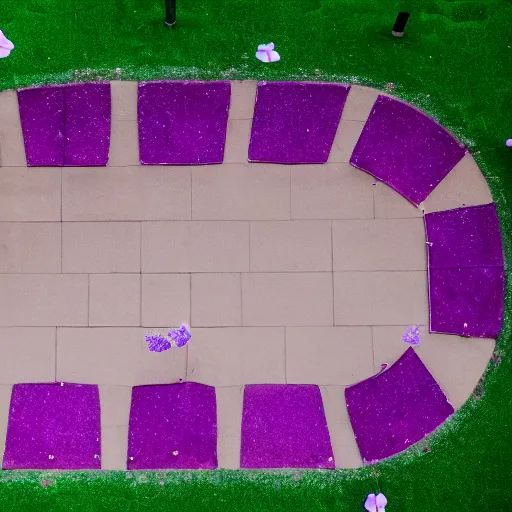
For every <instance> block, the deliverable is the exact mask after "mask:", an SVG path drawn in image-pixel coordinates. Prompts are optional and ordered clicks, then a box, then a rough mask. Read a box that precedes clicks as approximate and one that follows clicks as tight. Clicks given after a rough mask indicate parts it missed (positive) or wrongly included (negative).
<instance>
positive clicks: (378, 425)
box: [345, 348, 454, 462]
mask: <svg viewBox="0 0 512 512" xmlns="http://www.w3.org/2000/svg"><path fill="white" fill-rule="evenodd" d="M345 399H346V403H347V410H348V414H349V417H350V422H351V424H352V429H353V431H354V436H355V439H356V442H357V445H358V447H359V451H360V453H361V456H362V458H363V460H364V461H365V462H374V461H378V460H381V459H384V458H386V457H390V456H392V455H395V454H397V453H399V452H401V451H403V450H405V449H406V448H407V447H409V446H411V445H412V444H414V443H416V442H417V441H419V440H420V439H423V437H425V436H426V435H427V434H428V433H429V432H432V431H433V430H434V429H436V428H437V427H438V426H439V425H440V424H441V423H443V422H444V421H445V420H446V418H448V416H450V415H451V414H453V412H454V409H453V407H452V406H451V404H450V403H449V402H448V400H447V399H446V396H445V395H444V393H443V392H442V391H441V388H440V387H439V385H438V384H437V382H436V381H435V380H434V378H433V377H432V375H431V374H430V372H429V371H428V370H427V368H426V367H425V365H424V364H423V363H422V361H421V360H420V358H419V357H418V355H417V354H416V352H415V351H414V349H412V348H409V349H407V350H406V351H405V353H404V354H403V355H402V356H401V357H400V359H398V360H397V361H396V362H395V363H394V364H392V365H391V366H389V367H388V368H387V369H386V370H384V371H383V372H381V373H379V374H377V375H375V376H373V377H371V378H369V379H366V380H363V381H361V382H359V383H357V384H354V385H353V386H350V387H348V388H346V389H345Z"/></svg>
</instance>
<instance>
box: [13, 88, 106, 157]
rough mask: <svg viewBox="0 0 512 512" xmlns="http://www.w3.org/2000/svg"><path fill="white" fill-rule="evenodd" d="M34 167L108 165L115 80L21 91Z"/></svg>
mask: <svg viewBox="0 0 512 512" xmlns="http://www.w3.org/2000/svg"><path fill="white" fill-rule="evenodd" d="M18 103H19V109H20V118H21V126H22V130H23V139H24V141H25V153H26V156H27V165H28V166H105V165H107V162H108V153H109V148H110V119H111V97H110V84H109V83H89V84H72V85H66V86H62V85H59V86H49V87H35V88H31V89H21V90H19V91H18Z"/></svg>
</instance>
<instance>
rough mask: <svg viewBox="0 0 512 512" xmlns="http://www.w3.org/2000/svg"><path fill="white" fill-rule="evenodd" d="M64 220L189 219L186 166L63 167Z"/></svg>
mask: <svg viewBox="0 0 512 512" xmlns="http://www.w3.org/2000/svg"><path fill="white" fill-rule="evenodd" d="M62 178H63V180H62V216H63V219H64V220H66V221H108V220H110V221H117V220H121V221H122V220H124V221H129V220H132V221H137V220H188V219H190V208H191V206H190V203H191V188H190V187H191V183H190V168H189V167H179V168H174V167H165V166H156V165H155V166H147V167H109V168H105V167H66V168H64V169H63V177H62Z"/></svg>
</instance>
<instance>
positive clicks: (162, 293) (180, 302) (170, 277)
mask: <svg viewBox="0 0 512 512" xmlns="http://www.w3.org/2000/svg"><path fill="white" fill-rule="evenodd" d="M182 323H186V324H189V323H190V274H142V325H145V326H160V327H172V326H179V325H181V324H182Z"/></svg>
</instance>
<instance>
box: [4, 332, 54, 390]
mask: <svg viewBox="0 0 512 512" xmlns="http://www.w3.org/2000/svg"><path fill="white" fill-rule="evenodd" d="M55 339H56V329H55V327H2V328H0V350H1V353H2V357H1V358H0V384H18V383H20V382H51V381H53V380H54V379H55Z"/></svg>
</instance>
